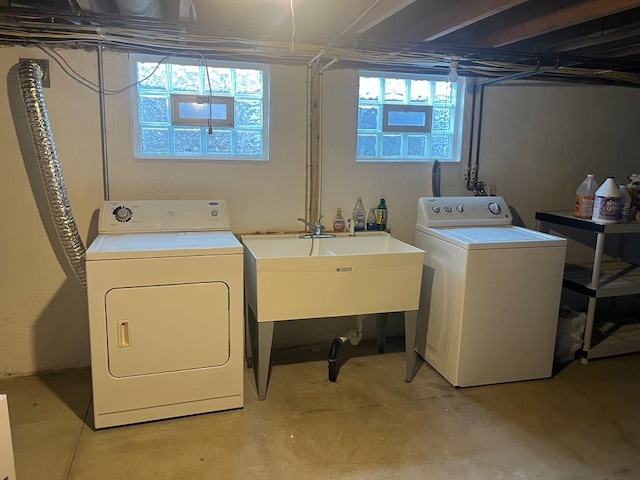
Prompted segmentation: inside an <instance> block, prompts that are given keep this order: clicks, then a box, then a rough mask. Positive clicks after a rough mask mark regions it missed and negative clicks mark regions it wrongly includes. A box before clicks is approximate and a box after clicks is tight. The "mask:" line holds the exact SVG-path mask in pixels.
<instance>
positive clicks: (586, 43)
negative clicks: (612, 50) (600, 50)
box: [553, 22, 640, 52]
mask: <svg viewBox="0 0 640 480" xmlns="http://www.w3.org/2000/svg"><path fill="white" fill-rule="evenodd" d="M637 36H640V22H635V23H631V24H629V25H625V26H624V27H618V28H612V29H609V30H600V31H598V32H594V33H592V34H591V35H587V36H585V37H583V38H576V39H573V40H571V41H567V42H565V43H562V44H561V45H558V46H557V47H555V48H553V51H554V52H572V51H576V50H582V49H585V48H589V47H595V46H598V45H603V44H605V43H612V42H617V41H618V40H626V39H627V38H632V37H637Z"/></svg>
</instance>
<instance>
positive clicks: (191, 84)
mask: <svg viewBox="0 0 640 480" xmlns="http://www.w3.org/2000/svg"><path fill="white" fill-rule="evenodd" d="M171 89H172V90H179V91H182V92H198V93H199V92H200V67H198V66H197V65H172V68H171Z"/></svg>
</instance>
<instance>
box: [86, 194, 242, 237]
mask: <svg viewBox="0 0 640 480" xmlns="http://www.w3.org/2000/svg"><path fill="white" fill-rule="evenodd" d="M230 229H231V226H230V224H229V216H228V214H227V206H226V203H225V202H224V200H123V201H113V200H108V201H105V202H103V204H102V207H101V208H100V216H99V218H98V233H101V234H103V233H106V234H114V233H153V232H190V231H198V230H205V231H216V230H230Z"/></svg>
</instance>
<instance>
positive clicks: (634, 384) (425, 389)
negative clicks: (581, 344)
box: [0, 344, 640, 480]
mask: <svg viewBox="0 0 640 480" xmlns="http://www.w3.org/2000/svg"><path fill="white" fill-rule="evenodd" d="M323 350H324V349H323ZM374 350H375V346H374V345H373V344H365V345H362V346H359V347H351V346H349V345H345V346H344V347H343V350H341V352H340V353H341V360H344V361H345V363H344V365H343V366H342V368H341V370H340V374H339V376H338V381H337V383H335V384H334V383H330V382H328V381H327V376H326V375H327V363H326V361H325V360H324V359H325V358H326V352H324V351H321V352H320V351H311V350H309V349H297V350H295V349H292V350H286V351H279V352H274V358H273V368H272V373H271V380H270V384H269V389H268V391H267V399H266V400H265V401H264V402H258V401H257V399H256V395H255V383H254V381H253V377H252V372H251V371H250V370H247V371H246V372H245V380H246V382H245V388H246V390H245V394H246V399H245V407H244V409H241V410H234V411H228V412H218V413H212V414H206V415H198V416H192V417H187V418H180V419H173V420H164V421H158V422H153V423H147V424H141V425H133V426H127V427H118V428H112V429H107V430H101V431H94V430H92V429H91V427H90V426H88V425H87V423H89V424H90V423H91V422H90V420H87V421H86V423H85V419H86V418H87V414H88V412H89V411H90V401H91V384H90V372H89V371H88V370H82V371H74V372H67V373H59V374H50V375H43V376H37V377H22V378H9V379H3V380H0V392H5V393H7V394H8V398H9V410H10V417H11V423H12V434H13V441H14V447H15V459H16V469H17V476H18V479H19V480H35V479H47V480H57V479H74V480H80V479H92V480H101V479H110V480H111V479H119V480H125V479H154V480H161V479H216V480H226V479H229V480H230V479H257V480H263V479H265V480H266V479H278V480H286V479H304V480H314V479H323V480H326V479H350V480H354V479H363V480H364V479H367V480H375V479H430V480H431V479H441V478H442V479H465V480H466V479H533V478H535V479H554V480H559V479H572V480H575V479H589V480H604V479H638V478H640V355H631V356H625V357H619V358H611V359H603V360H597V361H592V362H591V363H590V364H589V365H583V364H581V363H580V362H579V361H574V362H572V363H571V364H569V365H568V366H566V367H565V368H563V369H562V370H561V371H559V372H558V373H557V374H556V375H555V376H554V377H553V378H552V379H548V380H541V381H530V382H520V383H513V384H504V385H494V386H487V387H476V388H468V389H455V388H453V387H451V386H450V385H449V384H448V383H447V382H446V381H445V380H444V379H443V378H441V377H440V376H439V375H438V374H437V373H436V372H435V371H434V370H432V369H431V368H430V367H429V366H428V365H426V364H425V365H423V366H422V368H421V369H420V370H419V372H418V373H417V376H416V378H415V380H414V381H413V383H411V384H408V383H405V382H404V353H403V352H401V351H400V348H399V347H396V348H395V349H390V350H391V352H390V353H386V354H384V355H376V354H374V353H373V352H374ZM89 418H90V416H89Z"/></svg>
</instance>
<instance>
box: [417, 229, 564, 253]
mask: <svg viewBox="0 0 640 480" xmlns="http://www.w3.org/2000/svg"><path fill="white" fill-rule="evenodd" d="M418 230H419V231H422V232H424V233H427V234H430V235H433V236H435V237H437V238H439V239H441V240H444V241H445V242H448V243H452V244H454V245H457V246H459V247H461V248H465V249H468V250H471V249H484V250H488V249H498V248H539V247H555V246H562V245H565V244H566V242H567V240H566V239H565V238H561V237H556V236H554V235H549V234H547V233H542V232H536V231H535V230H529V229H528V228H522V227H513V226H504V227H498V226H496V227H456V228H425V229H418Z"/></svg>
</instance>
